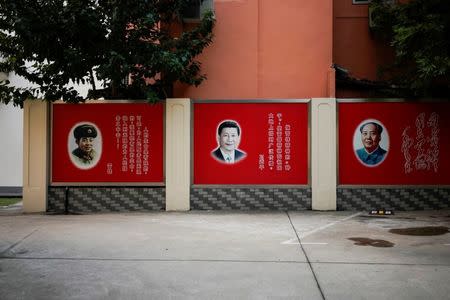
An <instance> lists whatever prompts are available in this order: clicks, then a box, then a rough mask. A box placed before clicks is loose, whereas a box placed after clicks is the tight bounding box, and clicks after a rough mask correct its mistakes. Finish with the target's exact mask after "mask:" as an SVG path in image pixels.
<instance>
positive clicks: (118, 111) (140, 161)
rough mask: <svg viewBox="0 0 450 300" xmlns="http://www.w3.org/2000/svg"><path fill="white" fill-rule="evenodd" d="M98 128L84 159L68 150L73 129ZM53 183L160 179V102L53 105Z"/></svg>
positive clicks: (72, 143)
mask: <svg viewBox="0 0 450 300" xmlns="http://www.w3.org/2000/svg"><path fill="white" fill-rule="evenodd" d="M79 125H88V126H86V127H85V128H87V129H85V130H89V131H93V129H92V128H94V129H95V131H97V137H95V138H94V139H93V140H94V141H93V146H92V147H93V149H94V151H95V155H93V157H94V158H93V159H92V160H91V161H89V162H88V163H86V162H82V161H81V160H80V159H77V157H76V156H75V155H74V154H72V152H73V151H74V150H75V149H76V148H77V147H78V145H77V144H76V142H75V137H74V130H75V128H76V127H78V126H79ZM51 161H52V183H55V184H58V183H108V182H114V183H143V182H146V183H148V182H153V183H162V182H163V181H164V175H163V106H162V105H161V104H156V105H150V104H144V103H101V104H100V103H99V104H54V105H53V124H52V158H51Z"/></svg>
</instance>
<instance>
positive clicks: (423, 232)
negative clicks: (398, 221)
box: [389, 226, 449, 236]
mask: <svg viewBox="0 0 450 300" xmlns="http://www.w3.org/2000/svg"><path fill="white" fill-rule="evenodd" d="M448 229H449V228H448V227H445V226H426V227H411V228H394V229H391V230H389V232H390V233H395V234H401V235H414V236H432V235H443V234H446V233H448V232H449V230H448Z"/></svg>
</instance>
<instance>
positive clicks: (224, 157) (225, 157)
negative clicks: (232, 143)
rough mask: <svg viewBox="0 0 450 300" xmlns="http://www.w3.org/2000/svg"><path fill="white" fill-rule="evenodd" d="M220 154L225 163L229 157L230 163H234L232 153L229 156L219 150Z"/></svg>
mask: <svg viewBox="0 0 450 300" xmlns="http://www.w3.org/2000/svg"><path fill="white" fill-rule="evenodd" d="M220 152H221V153H222V156H223V159H225V161H227V157H230V163H234V152H235V151H233V152H231V154H227V153H225V152H223V151H222V148H220Z"/></svg>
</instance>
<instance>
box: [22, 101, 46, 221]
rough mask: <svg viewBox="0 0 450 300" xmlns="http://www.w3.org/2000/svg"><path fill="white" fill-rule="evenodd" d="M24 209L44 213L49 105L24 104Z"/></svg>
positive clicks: (38, 102) (42, 103)
mask: <svg viewBox="0 0 450 300" xmlns="http://www.w3.org/2000/svg"><path fill="white" fill-rule="evenodd" d="M23 120H24V124H23V210H24V212H26V213H31V212H45V211H46V210H47V184H48V166H49V164H48V159H49V155H48V153H49V138H48V133H49V104H48V103H47V102H43V101H38V100H33V101H31V100H29V101H25V104H24V108H23Z"/></svg>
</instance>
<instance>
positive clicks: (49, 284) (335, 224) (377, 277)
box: [0, 210, 450, 300]
mask: <svg viewBox="0 0 450 300" xmlns="http://www.w3.org/2000/svg"><path fill="white" fill-rule="evenodd" d="M448 227H450V211H422V212H399V213H396V214H395V215H393V216H385V217H378V216H369V215H368V214H367V213H366V212H359V213H358V212H311V211H305V212H266V213H263V212H248V213H245V212H200V211H191V212H186V213H167V212H154V213H133V214H94V215H22V214H20V212H17V211H16V212H14V211H12V210H9V211H8V210H3V211H0V228H1V231H0V298H1V299H2V300H5V299H308V300H313V299H428V300H429V299H450V284H449V283H450V279H449V278H450V234H449V233H448Z"/></svg>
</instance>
